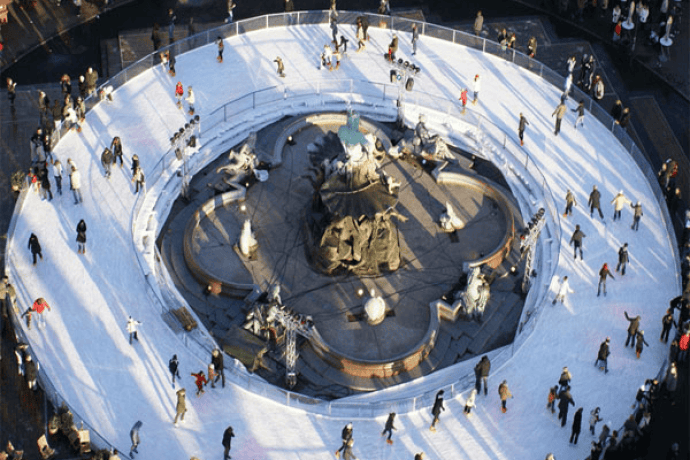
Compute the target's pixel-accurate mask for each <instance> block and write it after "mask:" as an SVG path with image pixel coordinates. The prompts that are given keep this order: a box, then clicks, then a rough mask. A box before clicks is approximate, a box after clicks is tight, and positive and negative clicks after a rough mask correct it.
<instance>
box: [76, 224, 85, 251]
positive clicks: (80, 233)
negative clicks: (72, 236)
mask: <svg viewBox="0 0 690 460" xmlns="http://www.w3.org/2000/svg"><path fill="white" fill-rule="evenodd" d="M77 252H79V253H80V254H86V222H84V219H82V220H80V221H79V223H78V224H77Z"/></svg>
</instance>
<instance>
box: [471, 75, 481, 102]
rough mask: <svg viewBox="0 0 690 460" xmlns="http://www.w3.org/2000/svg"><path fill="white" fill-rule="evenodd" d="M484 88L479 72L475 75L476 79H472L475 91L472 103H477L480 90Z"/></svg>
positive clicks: (473, 90)
mask: <svg viewBox="0 0 690 460" xmlns="http://www.w3.org/2000/svg"><path fill="white" fill-rule="evenodd" d="M481 89H482V80H481V78H480V77H479V74H477V75H475V76H474V80H472V92H473V93H474V98H473V99H472V104H473V105H477V101H479V91H481Z"/></svg>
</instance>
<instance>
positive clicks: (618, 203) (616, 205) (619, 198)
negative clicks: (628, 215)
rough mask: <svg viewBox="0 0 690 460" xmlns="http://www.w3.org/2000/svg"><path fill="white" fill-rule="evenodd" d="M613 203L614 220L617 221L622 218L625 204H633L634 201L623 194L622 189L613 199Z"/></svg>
mask: <svg viewBox="0 0 690 460" xmlns="http://www.w3.org/2000/svg"><path fill="white" fill-rule="evenodd" d="M611 204H612V205H613V220H614V221H616V220H618V219H620V218H621V211H622V210H623V208H624V207H625V205H626V204H627V205H632V202H631V201H630V200H629V199H628V198H627V197H626V196H625V195H624V194H623V191H622V190H620V191H619V192H618V194H617V195H616V196H615V197H614V198H613V200H611Z"/></svg>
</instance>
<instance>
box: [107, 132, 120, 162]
mask: <svg viewBox="0 0 690 460" xmlns="http://www.w3.org/2000/svg"><path fill="white" fill-rule="evenodd" d="M110 150H111V151H112V152H113V156H114V157H115V158H114V159H113V164H117V161H118V160H120V168H121V167H122V141H121V140H120V138H119V137H118V136H115V137H113V140H112V142H111V143H110Z"/></svg>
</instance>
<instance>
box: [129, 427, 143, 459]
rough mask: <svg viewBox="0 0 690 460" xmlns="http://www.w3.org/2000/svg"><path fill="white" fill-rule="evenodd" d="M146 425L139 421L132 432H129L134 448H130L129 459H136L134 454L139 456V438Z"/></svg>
mask: <svg viewBox="0 0 690 460" xmlns="http://www.w3.org/2000/svg"><path fill="white" fill-rule="evenodd" d="M143 424H144V423H143V422H142V421H141V420H137V422H136V423H135V424H134V426H133V427H132V429H131V430H129V439H130V441H132V446H131V447H130V448H129V458H134V454H138V453H139V451H138V450H137V448H138V447H139V443H140V442H141V438H140V437H139V430H140V429H141V426H142V425H143Z"/></svg>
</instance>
